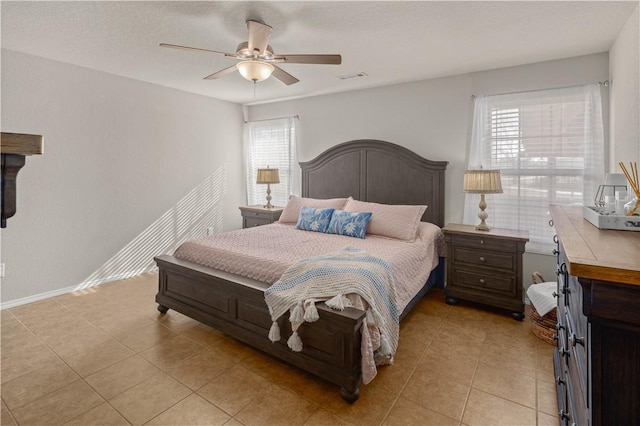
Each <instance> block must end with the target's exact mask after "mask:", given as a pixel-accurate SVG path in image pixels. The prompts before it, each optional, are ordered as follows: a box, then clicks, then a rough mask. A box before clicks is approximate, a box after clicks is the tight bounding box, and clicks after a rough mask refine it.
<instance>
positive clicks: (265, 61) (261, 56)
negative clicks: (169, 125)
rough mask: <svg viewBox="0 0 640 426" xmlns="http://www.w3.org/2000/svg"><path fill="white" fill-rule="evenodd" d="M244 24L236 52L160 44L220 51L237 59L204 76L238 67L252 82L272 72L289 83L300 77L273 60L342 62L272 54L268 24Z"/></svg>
mask: <svg viewBox="0 0 640 426" xmlns="http://www.w3.org/2000/svg"><path fill="white" fill-rule="evenodd" d="M247 28H248V29H249V41H245V42H242V43H240V44H239V45H238V48H237V49H236V53H225V52H218V51H216V50H209V49H200V48H197V47H188V46H179V45H177V44H168V43H160V46H161V47H170V48H174V49H185V50H195V51H197V52H207V53H214V54H216V55H223V56H225V57H227V58H233V59H237V60H239V61H240V62H238V63H237V64H235V65H233V66H230V67H228V68H224V69H222V70H220V71H217V72H215V73H213V74H211V75H208V76H206V77H205V79H207V80H212V79H216V78H220V77H222V76H223V75H225V74H229V73H232V72H234V71H235V70H238V71H239V72H240V74H241V75H242V76H243V77H244V78H246V79H247V80H250V81H253V82H254V83H255V82H258V81H262V80H265V79H267V78H269V76H270V75H273V76H274V77H275V78H277V79H278V80H280V81H281V82H283V83H284V84H286V85H290V84H294V83H297V82H298V81H300V80H298V79H297V78H295V77H294V76H292V75H291V74H289V73H288V72H286V71H285V70H283V69H282V68H280V67H278V66H277V65H275V64H323V65H340V63H341V62H342V57H341V56H340V55H325V54H319V55H316V54H309V55H304V54H303V55H298V54H294V55H275V54H274V53H273V49H272V48H271V46H270V45H269V36H270V35H271V30H272V28H271V27H270V26H269V25H266V24H263V23H262V22H258V21H252V20H248V21H247Z"/></svg>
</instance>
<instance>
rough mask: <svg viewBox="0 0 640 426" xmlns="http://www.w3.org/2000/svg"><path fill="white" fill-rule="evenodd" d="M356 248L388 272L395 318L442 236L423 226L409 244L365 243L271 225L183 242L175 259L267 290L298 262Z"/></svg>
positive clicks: (425, 273) (440, 251)
mask: <svg viewBox="0 0 640 426" xmlns="http://www.w3.org/2000/svg"><path fill="white" fill-rule="evenodd" d="M344 247H358V248H360V249H362V250H364V251H366V252H368V253H370V254H372V255H373V256H377V257H380V258H382V259H384V260H386V261H387V262H388V263H389V264H390V265H391V267H392V269H393V275H394V281H395V284H396V297H397V304H398V310H399V312H402V311H403V310H404V308H405V307H406V305H407V304H408V303H409V302H410V301H411V299H412V298H413V296H415V294H416V293H417V292H418V291H419V290H420V289H421V288H422V287H423V286H424V283H425V282H426V280H427V278H428V277H429V274H430V273H431V270H433V268H435V267H436V265H437V264H438V256H444V252H445V246H444V237H443V234H442V231H441V230H440V228H438V227H437V226H435V225H433V224H431V223H426V222H423V223H421V224H420V227H419V229H418V237H417V238H416V240H415V241H414V242H406V241H401V240H395V239H390V238H386V237H378V236H375V235H367V238H365V239H359V238H353V237H347V236H343V235H334V234H324V233H320V232H311V231H302V230H299V229H295V226H294V225H291V224H282V223H273V224H271V225H265V226H258V227H255V228H248V229H240V230H237V231H231V232H225V233H221V234H215V235H211V236H209V237H204V238H200V239H197V240H192V241H188V242H186V243H184V244H182V245H181V246H180V247H179V248H178V250H176V252H175V254H174V255H175V257H177V258H179V259H182V260H187V261H189V262H194V263H198V264H200V265H204V266H209V267H211V268H214V269H218V270H222V271H226V272H229V273H232V274H236V275H241V276H244V277H247V278H251V279H254V280H258V281H262V282H264V283H268V284H273V283H275V282H276V281H278V279H279V278H280V276H282V274H283V273H284V271H285V270H286V269H287V268H288V267H289V266H291V265H293V264H294V263H296V262H298V261H299V260H301V259H305V258H309V257H314V256H320V255H324V254H329V253H334V252H336V251H338V250H340V249H342V248H344Z"/></svg>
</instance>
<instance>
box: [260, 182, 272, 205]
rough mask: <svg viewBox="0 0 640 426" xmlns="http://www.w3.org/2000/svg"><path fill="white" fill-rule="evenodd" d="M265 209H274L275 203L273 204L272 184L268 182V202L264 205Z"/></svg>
mask: <svg viewBox="0 0 640 426" xmlns="http://www.w3.org/2000/svg"><path fill="white" fill-rule="evenodd" d="M262 207H264V208H265V209H272V208H273V205H272V204H271V184H267V204H265V205H264V206H262Z"/></svg>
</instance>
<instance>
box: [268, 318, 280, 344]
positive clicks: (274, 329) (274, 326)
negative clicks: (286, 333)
mask: <svg viewBox="0 0 640 426" xmlns="http://www.w3.org/2000/svg"><path fill="white" fill-rule="evenodd" d="M269 340H271V341H272V342H274V343H275V342H277V341H279V340H280V327H278V323H277V322H276V321H274V322H272V323H271V328H270V329H269Z"/></svg>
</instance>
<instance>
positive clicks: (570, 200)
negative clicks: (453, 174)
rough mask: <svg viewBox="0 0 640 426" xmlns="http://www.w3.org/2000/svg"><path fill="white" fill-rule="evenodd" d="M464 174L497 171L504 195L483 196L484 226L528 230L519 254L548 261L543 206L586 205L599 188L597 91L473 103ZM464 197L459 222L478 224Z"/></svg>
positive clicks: (549, 232) (472, 204)
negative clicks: (543, 256)
mask: <svg viewBox="0 0 640 426" xmlns="http://www.w3.org/2000/svg"><path fill="white" fill-rule="evenodd" d="M472 133H473V135H472V140H471V150H470V155H469V167H468V168H469V169H480V168H484V169H499V170H500V174H501V177H502V188H503V191H504V193H502V194H495V195H487V196H486V197H487V204H488V206H489V207H488V213H489V219H488V222H489V225H490V226H493V227H497V228H512V229H521V230H528V231H529V233H530V242H529V243H528V244H527V251H530V252H538V253H544V254H549V253H550V252H551V250H553V246H554V244H553V242H552V238H553V229H552V228H551V227H550V226H549V225H548V222H549V215H548V206H549V204H587V205H589V204H593V197H594V194H595V192H596V190H597V188H598V185H599V184H601V183H603V181H604V137H603V127H602V105H601V99H600V88H599V85H598V84H590V85H586V86H580V87H569V88H562V89H550V90H540V91H532V92H522V93H512V94H506V95H495V96H480V97H478V98H476V102H475V113H474V124H473V131H472ZM478 202H479V199H478V195H475V196H474V195H473V194H467V196H466V198H465V216H464V222H465V223H469V224H475V223H477V222H478V219H477V213H478Z"/></svg>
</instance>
